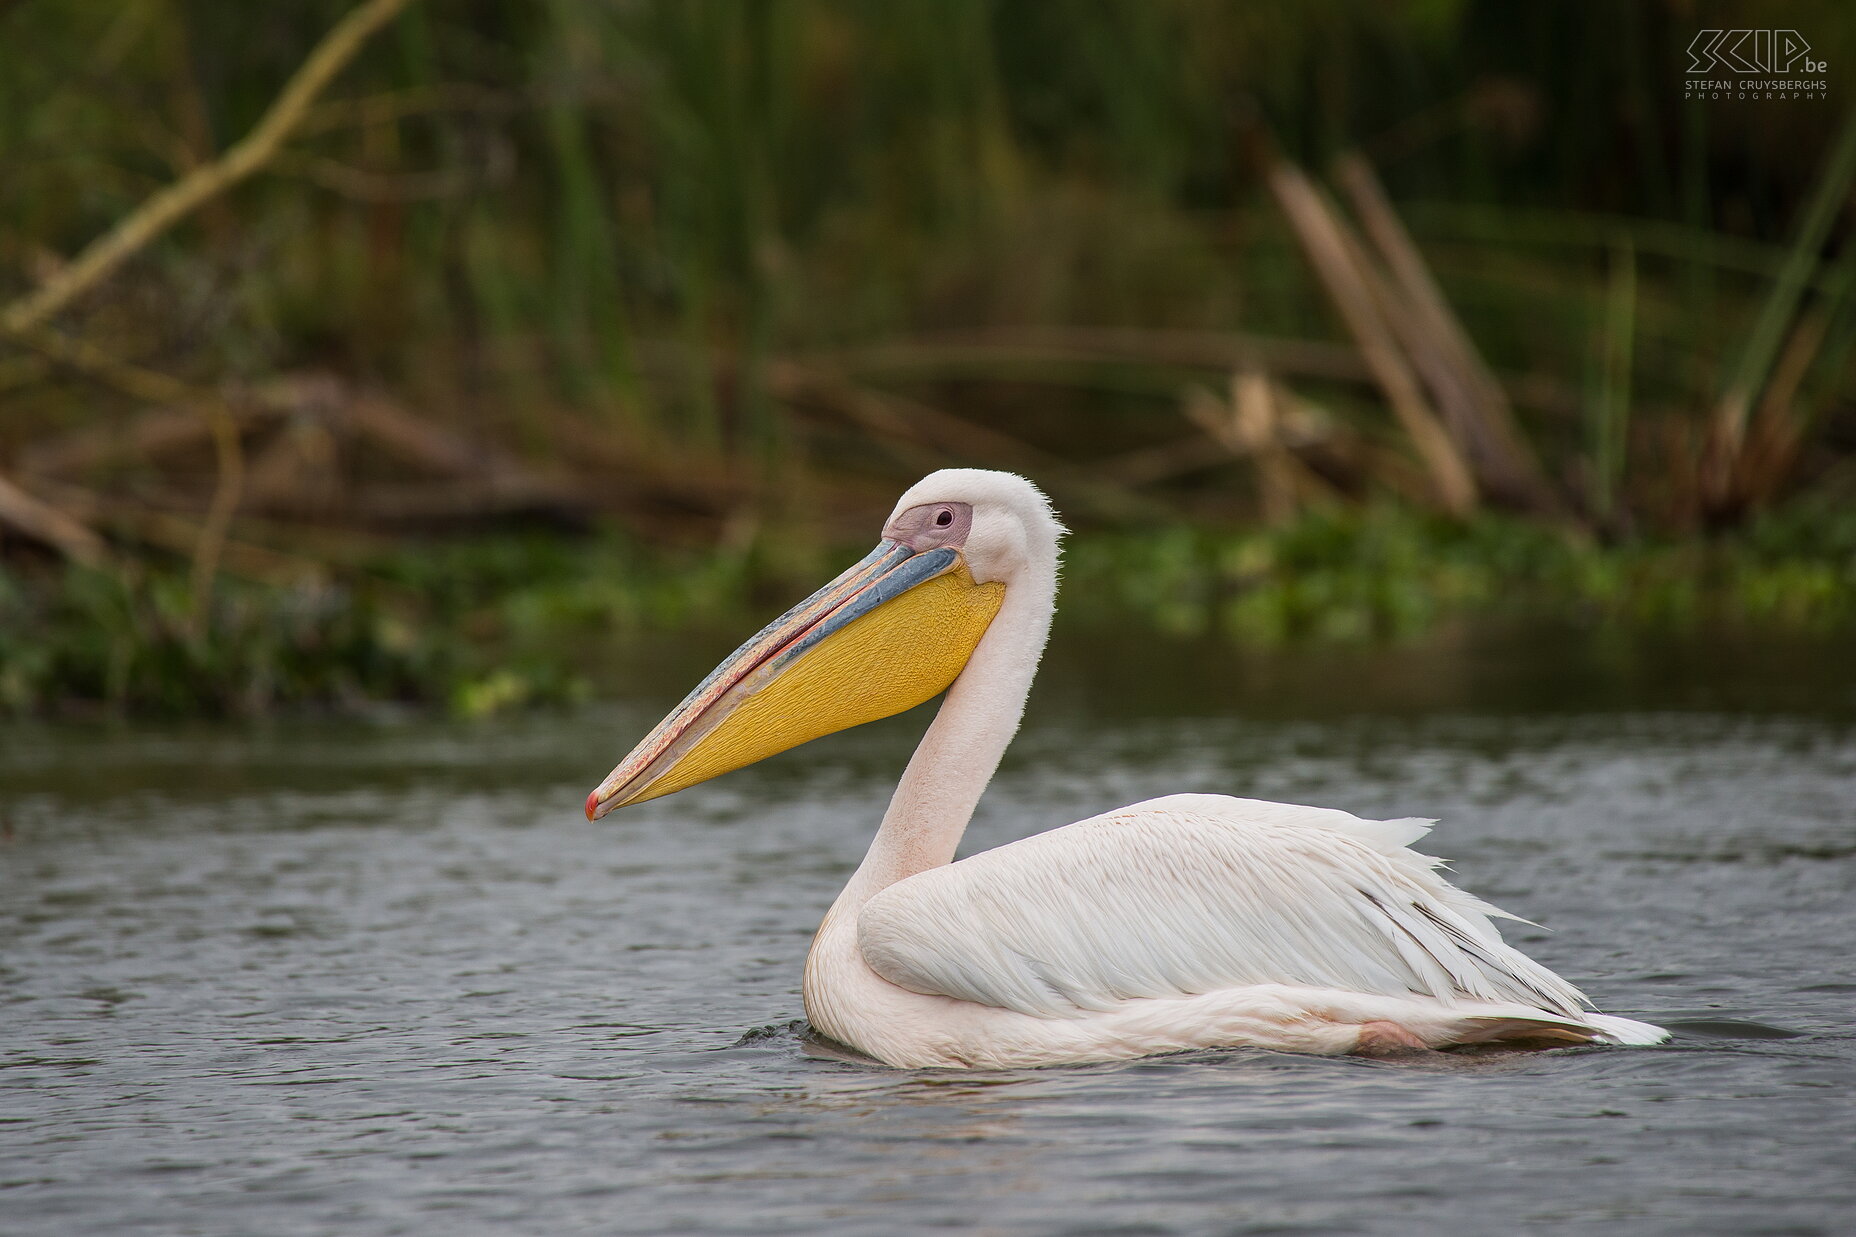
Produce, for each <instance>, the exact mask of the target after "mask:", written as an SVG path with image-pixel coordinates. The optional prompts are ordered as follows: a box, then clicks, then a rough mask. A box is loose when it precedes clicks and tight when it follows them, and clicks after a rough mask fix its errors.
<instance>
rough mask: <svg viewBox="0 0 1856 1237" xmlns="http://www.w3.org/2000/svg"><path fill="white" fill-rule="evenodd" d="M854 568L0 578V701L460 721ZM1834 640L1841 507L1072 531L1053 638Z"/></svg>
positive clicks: (678, 558) (700, 565)
mask: <svg viewBox="0 0 1856 1237" xmlns="http://www.w3.org/2000/svg"><path fill="white" fill-rule="evenodd" d="M858 552H860V547H850V546H847V547H845V548H844V549H843V550H842V551H841V552H839V553H835V554H834V553H831V552H826V551H817V552H805V553H802V554H800V555H798V556H797V557H792V556H779V557H775V556H772V555H770V554H768V553H766V552H765V551H764V550H763V549H760V548H757V547H754V546H748V547H745V548H742V549H740V550H738V551H735V552H722V553H695V552H679V551H674V550H663V549H657V550H649V549H646V548H644V547H643V546H641V545H640V544H639V543H637V542H636V541H634V540H632V539H630V538H627V537H626V536H624V535H623V534H621V533H618V532H609V533H606V534H604V535H600V536H595V537H591V538H586V539H572V540H567V539H562V538H560V537H556V536H549V535H506V536H501V537H497V538H493V539H483V540H476V541H467V542H459V543H454V544H448V545H437V546H426V547H420V548H417V549H407V550H404V551H398V552H394V553H392V554H389V555H385V556H382V557H380V558H377V559H375V560H373V561H370V562H368V563H366V564H365V565H363V566H360V567H357V568H355V569H353V570H351V571H347V572H344V573H342V574H341V575H339V576H335V577H328V578H324V579H322V580H319V581H315V582H307V583H299V584H295V585H277V584H268V585H267V584H257V583H252V582H247V581H237V580H231V579H222V580H221V581H220V583H219V585H218V587H217V589H216V590H215V591H214V593H213V596H212V599H211V603H210V604H209V605H208V606H207V607H205V608H204V609H201V608H199V607H196V606H195V604H194V598H193V597H192V596H191V595H190V592H189V588H190V584H189V573H188V571H187V569H186V566H185V564H184V563H180V562H178V561H177V562H174V563H172V564H167V565H162V564H158V563H155V564H143V565H138V566H137V567H136V568H135V569H134V570H133V571H123V572H119V573H109V572H100V571H94V570H89V569H84V568H78V567H70V568H56V569H51V568H48V569H40V570H21V569H11V570H9V571H8V572H7V573H6V574H4V575H0V707H3V708H4V709H5V710H6V711H8V712H10V713H13V714H38V715H73V714H75V715H95V714H153V715H198V714H205V715H254V714H262V713H267V712H272V711H278V710H284V711H294V710H301V709H330V708H333V709H342V710H366V709H369V708H374V707H377V706H379V705H381V704H383V703H400V704H408V705H414V706H418V707H424V708H431V709H436V710H448V711H451V712H453V713H456V714H459V715H463V716H481V715H486V714H490V713H494V712H497V711H499V710H503V709H509V708H518V707H524V706H533V705H538V704H554V703H570V702H574V701H577V700H581V699H584V698H587V697H588V696H589V695H592V694H594V693H595V692H596V691H600V692H603V691H613V690H617V691H623V689H624V688H623V684H622V683H612V682H601V683H598V684H597V685H596V684H595V683H594V682H593V681H592V678H591V677H589V675H588V673H587V671H586V667H587V666H588V665H589V664H592V665H596V664H598V663H599V661H600V660H601V654H602V653H603V652H607V651H610V650H611V649H613V648H614V647H625V646H632V647H638V646H641V645H648V644H649V643H650V642H658V641H664V642H672V641H677V640H680V639H684V638H687V637H688V636H689V634H690V633H692V632H695V633H698V634H699V636H700V638H702V639H703V640H704V641H705V642H709V643H713V644H715V645H716V647H723V646H725V645H726V644H727V643H729V642H730V641H731V640H733V639H736V638H742V637H745V636H746V635H747V634H748V632H749V631H751V630H752V629H753V628H754V627H755V626H757V625H758V624H759V623H760V622H761V621H763V620H764V619H766V618H767V617H769V616H770V615H772V614H775V613H777V612H778V611H779V610H781V609H783V608H784V607H785V606H786V605H787V604H789V603H790V602H791V601H792V600H793V599H794V598H795V597H797V596H799V595H801V594H803V593H804V592H806V591H809V590H810V589H811V588H812V587H814V586H815V585H816V584H818V583H819V582H821V581H822V580H824V579H825V578H826V577H827V575H828V574H829V573H831V572H833V571H835V570H836V568H837V567H838V566H841V565H842V564H841V561H840V560H848V559H849V558H850V557H854V556H855V554H856V553H858ZM1514 614H1530V615H1540V616H1546V617H1554V618H1560V619H1568V618H1570V619H1575V620H1579V621H1584V622H1589V623H1593V624H1624V625H1635V626H1643V625H1648V626H1656V627H1669V628H1672V629H1687V628H1694V627H1698V626H1705V625H1729V626H1734V627H1739V628H1743V629H1744V628H1750V629H1754V630H1762V631H1763V630H1769V631H1772V632H1775V633H1783V632H1787V631H1800V630H1806V631H1823V630H1826V629H1835V628H1840V627H1844V626H1847V627H1850V628H1851V630H1852V632H1853V633H1856V513H1851V512H1849V511H1841V512H1837V511H1830V510H1825V509H1820V508H1812V507H1807V506H1799V507H1794V508H1788V509H1785V510H1781V511H1778V512H1775V513H1771V514H1768V515H1765V516H1762V517H1759V518H1757V519H1755V520H1753V521H1751V522H1750V523H1748V524H1747V525H1746V526H1744V527H1743V528H1741V529H1738V530H1736V531H1735V532H1734V533H1733V534H1731V535H1728V536H1725V537H1722V538H1719V539H1716V540H1712V541H1697V540H1692V539H1684V540H1671V541H1636V542H1631V543H1627V544H1619V545H1605V544H1600V543H1596V542H1593V541H1591V540H1590V539H1588V538H1585V537H1582V536H1579V535H1574V534H1569V533H1565V532H1560V531H1554V530H1551V529H1548V528H1544V527H1542V526H1540V525H1538V524H1534V523H1529V522H1525V521H1519V520H1502V519H1493V518H1489V519H1483V520H1479V521H1476V522H1474V523H1470V524H1463V523H1459V522H1455V521H1449V520H1444V519H1440V518H1437V517H1433V516H1428V515H1422V514H1415V513H1412V512H1410V511H1407V510H1402V509H1397V508H1387V509H1379V510H1369V511H1360V510H1345V509H1343V510H1338V511H1328V512H1313V513H1309V514H1306V515H1304V516H1302V517H1300V518H1299V519H1297V520H1296V521H1295V522H1293V523H1291V524H1288V525H1285V526H1283V527H1281V528H1277V529H1273V530H1255V531H1218V530H1211V529H1203V528H1199V529H1192V528H1183V527H1172V528H1167V529H1162V530H1155V531H1124V532H1100V533H1094V534H1086V535H1083V536H1080V537H1078V538H1076V539H1075V541H1074V544H1073V547H1072V549H1071V551H1070V553H1069V555H1068V558H1067V563H1066V569H1065V583H1064V593H1063V604H1062V611H1061V618H1060V621H1061V622H1063V623H1065V624H1076V625H1096V626H1111V625H1114V626H1119V627H1122V628H1126V629H1132V630H1137V631H1148V632H1154V633H1159V634H1164V635H1173V636H1206V635H1215V636H1218V637H1221V638H1224V639H1227V640H1230V641H1234V642H1241V643H1243V644H1246V645H1250V646H1258V647H1265V648H1267V647H1270V646H1272V645H1275V644H1279V643H1282V642H1358V641H1399V640H1404V639H1412V638H1417V637H1421V636H1422V635H1423V634H1424V633H1425V632H1426V631H1428V630H1430V629H1431V628H1432V627H1434V626H1435V625H1436V624H1438V623H1440V622H1443V621H1445V620H1449V619H1459V618H1474V617H1476V616H1493V615H1514Z"/></svg>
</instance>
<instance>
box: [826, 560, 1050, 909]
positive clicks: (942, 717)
mask: <svg viewBox="0 0 1856 1237" xmlns="http://www.w3.org/2000/svg"><path fill="white" fill-rule="evenodd" d="M1039 548H1040V549H1042V548H1043V547H1039ZM1056 596H1057V545H1056V533H1055V531H1054V530H1053V532H1052V534H1051V538H1050V545H1049V550H1048V553H1046V554H1040V555H1038V556H1037V559H1036V560H1034V561H1033V562H1032V563H1030V564H1029V565H1028V566H1027V567H1026V568H1025V569H1024V570H1023V571H1021V572H1019V573H1017V576H1016V578H1014V579H1012V580H1010V581H1008V582H1007V585H1006V590H1005V600H1004V602H1002V603H1001V605H1000V607H999V613H998V614H997V615H996V616H995V617H994V618H993V621H992V623H991V625H990V626H988V627H987V629H986V634H985V635H984V636H982V637H981V638H980V642H979V644H978V645H977V646H976V647H975V648H974V650H973V656H972V657H971V658H969V659H968V661H967V665H966V668H965V669H964V670H962V671H961V672H960V677H959V678H957V679H955V680H954V685H953V686H952V687H950V688H948V689H947V696H946V698H945V699H944V700H943V701H942V703H941V708H940V710H939V711H938V712H937V713H936V714H935V718H934V722H933V723H932V724H931V725H929V727H928V733H927V734H925V735H923V736H922V741H921V743H920V745H918V746H917V747H916V749H915V755H914V756H912V757H910V759H909V767H908V768H907V769H906V770H905V771H904V772H903V774H902V780H901V781H900V782H899V783H897V785H896V793H895V795H894V796H892V797H891V799H890V801H889V810H888V811H887V812H885V813H884V814H883V824H882V827H881V828H879V829H878V830H877V833H876V838H875V840H874V841H872V842H871V843H870V849H869V851H868V853H866V854H865V855H864V861H863V863H862V864H861V865H860V866H859V867H858V869H857V874H856V875H855V876H853V877H852V878H851V881H850V884H848V885H847V886H845V889H844V893H843V894H842V895H841V896H840V897H839V899H838V907H845V906H846V905H847V904H848V905H850V906H861V905H862V904H863V903H864V902H866V901H868V900H869V899H870V898H871V897H872V896H874V895H875V894H876V893H878V892H879V891H881V890H883V889H885V888H887V887H889V886H890V885H893V884H895V883H896V882H897V881H899V880H903V879H905V878H907V877H910V876H913V875H915V874H916V873H917V872H925V871H927V870H928V869H929V868H938V867H940V866H941V865H942V864H945V863H951V862H953V859H954V850H955V848H956V847H958V846H959V845H960V838H961V835H962V834H964V833H965V832H966V831H967V823H968V822H969V821H971V820H972V819H973V809H974V807H975V806H976V805H977V804H978V803H979V801H980V795H981V794H983V793H984V792H985V790H986V784H987V783H988V782H990V781H992V775H993V773H994V771H995V770H997V769H998V767H999V760H1000V758H1001V757H1002V756H1004V755H1005V749H1006V747H1007V746H1008V745H1009V744H1010V743H1011V741H1012V736H1013V735H1014V734H1016V733H1017V731H1018V723H1019V720H1020V718H1022V717H1023V716H1024V712H1025V698H1026V697H1027V696H1028V695H1029V694H1030V692H1031V680H1032V679H1033V678H1034V677H1035V676H1036V675H1037V669H1038V660H1039V658H1041V657H1042V656H1043V655H1044V642H1045V640H1046V639H1048V638H1049V636H1050V621H1051V614H1052V612H1053V609H1054V606H1055V604H1056ZM834 909H836V908H834Z"/></svg>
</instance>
